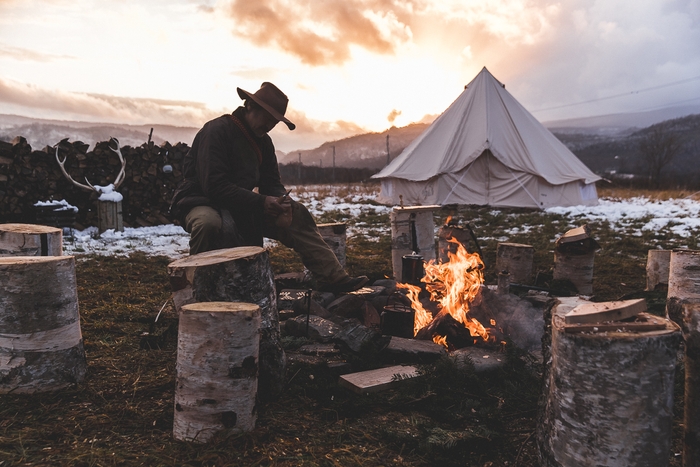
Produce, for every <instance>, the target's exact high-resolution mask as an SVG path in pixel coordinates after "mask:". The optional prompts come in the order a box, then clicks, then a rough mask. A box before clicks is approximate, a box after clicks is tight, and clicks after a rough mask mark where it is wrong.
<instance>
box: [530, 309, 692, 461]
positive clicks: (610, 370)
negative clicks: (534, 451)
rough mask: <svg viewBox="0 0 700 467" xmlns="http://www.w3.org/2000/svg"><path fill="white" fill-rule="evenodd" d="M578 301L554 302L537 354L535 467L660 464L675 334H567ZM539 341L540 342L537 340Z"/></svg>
mask: <svg viewBox="0 0 700 467" xmlns="http://www.w3.org/2000/svg"><path fill="white" fill-rule="evenodd" d="M584 303H586V302H585V301H583V300H581V299H578V298H575V297H574V298H571V297H569V298H560V303H559V304H558V305H557V306H556V307H555V309H554V311H553V316H552V319H551V336H550V337H551V347H550V348H549V349H546V348H545V349H544V352H543V353H544V357H545V358H544V361H545V362H549V364H548V365H547V366H546V367H545V377H544V389H543V390H544V394H543V396H544V397H543V407H541V409H542V410H541V412H540V420H539V421H538V433H537V441H538V447H539V453H540V465H542V466H543V467H555V466H556V467H579V466H609V467H613V466H622V465H625V466H627V465H629V466H632V465H634V466H635V467H657V466H663V465H667V463H668V455H669V450H670V448H671V435H672V429H673V378H674V373H675V364H676V359H677V354H678V350H679V346H680V337H681V333H680V329H679V327H678V326H677V325H676V324H675V323H673V322H672V321H669V320H663V321H664V322H665V327H664V329H655V327H656V323H650V324H651V326H650V328H651V329H654V330H652V331H636V332H629V331H624V330H622V331H621V332H618V331H612V332H601V331H600V330H597V331H596V329H594V328H592V329H588V330H587V332H575V333H571V332H568V331H567V327H568V326H580V325H579V324H571V325H567V324H566V322H565V315H566V314H567V313H568V312H569V311H571V310H572V309H574V308H575V307H576V306H577V305H579V304H584ZM544 341H545V342H546V341H547V338H545V340H544Z"/></svg>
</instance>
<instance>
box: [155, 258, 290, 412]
mask: <svg viewBox="0 0 700 467" xmlns="http://www.w3.org/2000/svg"><path fill="white" fill-rule="evenodd" d="M168 275H169V276H170V286H171V288H172V291H173V302H174V303H175V309H176V310H177V311H178V312H179V310H180V308H182V306H183V305H186V304H188V303H195V302H246V303H254V304H256V305H258V306H259V307H260V312H261V313H260V314H261V324H260V375H259V387H258V394H259V396H260V398H261V400H270V399H273V398H275V397H277V396H278V395H279V394H280V393H281V392H282V389H283V388H284V378H285V370H286V366H287V360H286V356H285V354H284V349H283V348H282V343H281V340H280V324H279V313H278V310H277V294H276V292H275V281H274V275H273V274H272V268H271V267H270V259H269V256H268V253H267V251H265V250H264V249H262V248H260V247H257V246H245V247H238V248H227V249H223V250H213V251H207V252H205V253H199V254H197V255H192V256H188V257H186V258H182V259H180V260H177V261H174V262H172V263H170V264H169V265H168Z"/></svg>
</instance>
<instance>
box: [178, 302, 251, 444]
mask: <svg viewBox="0 0 700 467" xmlns="http://www.w3.org/2000/svg"><path fill="white" fill-rule="evenodd" d="M179 318H180V322H179V330H178V342H177V368H176V372H177V384H176V389H175V413H174V419H173V436H174V437H175V439H179V440H181V441H195V442H200V443H205V442H207V441H209V439H211V437H212V436H214V434H216V433H217V432H218V431H221V430H223V429H230V430H232V431H235V432H247V431H251V430H253V429H254V428H255V421H256V419H257V415H256V410H255V398H256V394H257V389H258V352H259V344H260V334H259V333H260V307H259V306H257V305H254V304H252V303H241V302H204V303H191V304H189V305H184V306H182V307H181V308H180V313H179Z"/></svg>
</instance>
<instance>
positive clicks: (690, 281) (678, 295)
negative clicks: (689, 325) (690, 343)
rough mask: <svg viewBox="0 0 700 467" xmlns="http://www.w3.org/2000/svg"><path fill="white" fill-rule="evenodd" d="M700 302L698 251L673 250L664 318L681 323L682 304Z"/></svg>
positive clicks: (699, 257)
mask: <svg viewBox="0 0 700 467" xmlns="http://www.w3.org/2000/svg"><path fill="white" fill-rule="evenodd" d="M695 302H700V251H698V250H673V251H672V252H671V261H670V262H669V270H668V293H667V296H666V316H667V317H668V318H669V319H671V320H672V321H674V322H675V323H677V324H678V325H682V323H683V304H685V303H695Z"/></svg>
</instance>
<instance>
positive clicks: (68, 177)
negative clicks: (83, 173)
mask: <svg viewBox="0 0 700 467" xmlns="http://www.w3.org/2000/svg"><path fill="white" fill-rule="evenodd" d="M59 147H60V145H56V162H58V166H59V167H60V168H61V172H63V175H65V177H66V178H67V179H68V180H70V181H71V182H72V183H73V185H75V186H77V187H78V188H82V189H83V190H87V191H97V189H96V188H95V187H94V186H92V185H91V184H90V182H88V179H87V177H85V182H87V185H83V184H82V183H78V182H76V181H75V180H73V177H71V176H70V175H68V172H66V168H65V167H63V164H65V163H66V159H68V157H67V156H66V158H65V159H63V160H61V158H60V157H58V148H59Z"/></svg>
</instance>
